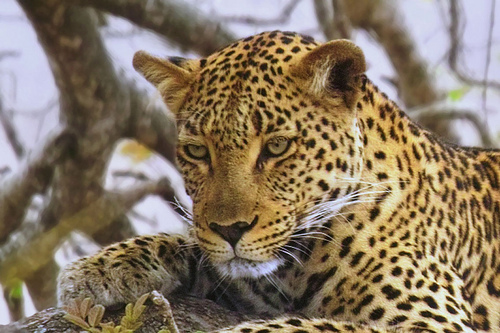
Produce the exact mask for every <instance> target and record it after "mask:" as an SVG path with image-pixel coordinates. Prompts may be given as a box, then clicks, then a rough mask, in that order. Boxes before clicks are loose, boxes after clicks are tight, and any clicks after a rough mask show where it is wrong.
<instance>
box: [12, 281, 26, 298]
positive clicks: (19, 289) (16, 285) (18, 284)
mask: <svg viewBox="0 0 500 333" xmlns="http://www.w3.org/2000/svg"><path fill="white" fill-rule="evenodd" d="M9 298H10V299H22V298H23V281H21V280H18V279H16V280H15V281H14V282H13V283H12V284H11V285H10V291H9Z"/></svg>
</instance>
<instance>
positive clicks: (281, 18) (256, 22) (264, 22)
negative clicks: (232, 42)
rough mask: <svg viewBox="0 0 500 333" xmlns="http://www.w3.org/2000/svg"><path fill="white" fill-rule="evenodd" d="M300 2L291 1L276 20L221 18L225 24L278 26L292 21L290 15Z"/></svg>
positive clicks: (248, 17) (238, 17)
mask: <svg viewBox="0 0 500 333" xmlns="http://www.w3.org/2000/svg"><path fill="white" fill-rule="evenodd" d="M299 2H300V0H290V1H289V2H288V3H287V4H286V5H285V6H284V7H283V9H282V10H281V13H280V14H278V15H277V16H276V17H275V18H264V19H262V18H258V17H252V16H225V17H221V18H220V20H221V21H223V22H225V23H240V24H251V25H258V26H266V25H267V26H269V25H277V24H285V23H287V22H288V21H289V20H290V15H291V14H292V12H293V11H294V10H295V8H296V7H297V5H298V4H299Z"/></svg>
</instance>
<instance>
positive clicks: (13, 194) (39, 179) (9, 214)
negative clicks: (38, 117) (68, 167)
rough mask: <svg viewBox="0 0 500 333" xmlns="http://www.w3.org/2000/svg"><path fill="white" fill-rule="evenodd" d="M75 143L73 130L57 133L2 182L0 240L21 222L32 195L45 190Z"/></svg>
mask: <svg viewBox="0 0 500 333" xmlns="http://www.w3.org/2000/svg"><path fill="white" fill-rule="evenodd" d="M76 145H77V144H76V137H75V135H74V134H73V133H70V132H69V131H64V132H62V133H58V134H56V135H54V136H53V137H51V138H50V139H49V140H47V143H46V144H45V146H44V147H43V148H42V149H40V150H39V151H37V152H34V153H32V154H31V156H29V158H28V161H27V162H26V163H25V165H24V166H23V167H21V169H20V170H19V171H18V172H17V173H15V174H13V175H11V176H10V177H8V178H6V179H5V180H4V181H3V182H2V191H1V192H0V241H1V240H5V238H6V237H7V236H8V235H9V234H10V233H11V232H12V231H13V230H15V229H16V228H17V227H18V226H19V225H20V224H21V222H22V220H23V218H24V215H25V213H26V210H27V208H28V206H29V204H30V202H31V198H32V197H33V195H34V194H36V193H41V192H43V191H44V190H45V189H46V187H47V186H48V185H49V183H50V182H51V180H52V176H53V173H54V169H55V167H56V166H57V165H59V164H60V163H62V162H63V161H64V160H65V159H66V158H68V156H69V155H68V154H70V153H71V152H74V151H76Z"/></svg>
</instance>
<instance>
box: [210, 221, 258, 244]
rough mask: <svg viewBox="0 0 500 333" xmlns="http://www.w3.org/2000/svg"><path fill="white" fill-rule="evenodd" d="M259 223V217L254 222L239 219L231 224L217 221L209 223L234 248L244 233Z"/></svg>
mask: <svg viewBox="0 0 500 333" xmlns="http://www.w3.org/2000/svg"><path fill="white" fill-rule="evenodd" d="M256 223H257V218H255V219H254V220H253V221H252V223H248V222H245V221H238V222H235V223H233V224H231V225H227V226H226V225H221V224H218V223H217V222H211V223H209V225H208V227H209V228H210V229H211V230H212V231H214V232H215V233H217V234H218V235H220V236H221V237H222V238H223V239H224V240H225V241H227V242H228V243H229V244H230V245H231V246H232V247H233V248H234V247H235V246H236V244H237V243H238V241H239V240H240V239H241V237H242V236H243V234H244V233H245V232H247V231H248V230H250V229H252V228H253V226H254V225H255V224H256Z"/></svg>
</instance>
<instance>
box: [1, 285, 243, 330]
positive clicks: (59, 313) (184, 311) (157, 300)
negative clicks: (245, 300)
mask: <svg viewBox="0 0 500 333" xmlns="http://www.w3.org/2000/svg"><path fill="white" fill-rule="evenodd" d="M145 305H146V306H147V307H146V310H145V312H144V313H143V314H142V315H141V317H140V320H141V321H142V322H143V326H142V327H141V328H140V329H139V330H138V331H137V332H138V333H140V332H148V333H156V332H158V331H159V330H160V329H165V328H170V327H172V325H171V324H170V322H171V321H172V320H173V319H175V324H176V326H177V327H178V329H179V332H197V331H201V332H210V331H214V330H217V329H221V328H223V327H228V326H234V325H237V324H238V323H241V322H243V321H246V320H249V319H250V318H248V317H246V316H244V315H242V314H240V313H236V312H232V311H229V310H227V309H225V308H223V307H221V306H220V305H218V304H215V303H214V302H212V301H209V300H207V299H198V298H193V297H187V296H176V295H171V296H169V302H168V301H167V300H166V299H165V298H164V297H163V296H161V295H160V294H159V293H157V292H152V293H151V295H150V296H149V300H148V301H146V303H145ZM64 315H65V312H64V311H63V310H62V309H59V308H50V309H47V310H44V311H41V312H39V313H36V314H34V315H33V316H31V317H29V318H26V319H23V320H21V321H19V322H16V323H12V324H10V325H5V326H1V325H0V331H2V332H4V333H14V332H40V331H43V332H45V333H59V332H68V333H73V332H74V333H77V332H81V331H82V329H81V328H80V327H78V326H76V325H74V324H72V323H70V322H69V321H67V320H66V319H64V318H63V316H64ZM123 315H124V311H123V310H118V311H108V310H107V311H106V313H105V314H104V317H103V320H102V322H110V321H111V322H114V323H115V324H116V325H118V324H119V323H120V319H121V318H122V317H123ZM170 332H172V330H170ZM172 333H173V332H172Z"/></svg>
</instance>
